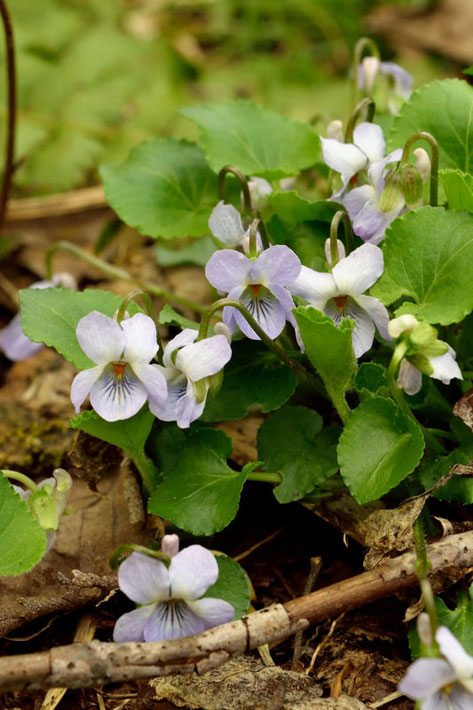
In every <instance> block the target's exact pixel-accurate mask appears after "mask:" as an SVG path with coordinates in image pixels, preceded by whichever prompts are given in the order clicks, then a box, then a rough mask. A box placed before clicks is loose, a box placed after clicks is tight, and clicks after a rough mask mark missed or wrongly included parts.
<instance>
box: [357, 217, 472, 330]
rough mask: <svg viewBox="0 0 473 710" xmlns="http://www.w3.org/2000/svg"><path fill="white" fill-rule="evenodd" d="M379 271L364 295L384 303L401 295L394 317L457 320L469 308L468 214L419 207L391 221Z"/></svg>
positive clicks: (470, 308)
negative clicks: (404, 299) (402, 300)
mask: <svg viewBox="0 0 473 710" xmlns="http://www.w3.org/2000/svg"><path fill="white" fill-rule="evenodd" d="M383 251H384V273H383V275H382V276H381V278H380V279H379V281H378V282H377V283H376V284H375V285H374V286H373V288H372V289H371V291H370V293H371V295H373V296H376V298H379V299H380V300H381V301H382V302H383V303H384V304H385V305H389V304H390V303H392V302H393V301H395V300H397V299H398V298H400V297H401V296H407V297H409V298H411V299H412V300H413V301H414V305H412V304H405V305H404V306H403V307H402V308H401V309H399V310H398V311H396V315H400V314H401V313H405V312H409V313H410V312H412V313H414V314H415V315H416V316H417V317H419V318H423V319H424V320H426V321H428V322H429V323H440V324H441V325H449V324H450V323H458V322H459V321H461V320H463V318H464V317H465V316H466V315H468V313H470V312H471V311H472V310H473V281H472V279H471V274H470V270H469V268H468V264H471V263H473V215H471V214H468V213H467V212H456V211H454V210H444V209H443V208H442V207H424V208H422V209H420V210H416V211H412V212H408V213H407V214H406V215H404V216H403V217H401V218H399V219H396V220H395V221H394V222H393V223H392V224H391V226H390V227H389V228H388V230H387V232H386V239H385V242H384V244H383Z"/></svg>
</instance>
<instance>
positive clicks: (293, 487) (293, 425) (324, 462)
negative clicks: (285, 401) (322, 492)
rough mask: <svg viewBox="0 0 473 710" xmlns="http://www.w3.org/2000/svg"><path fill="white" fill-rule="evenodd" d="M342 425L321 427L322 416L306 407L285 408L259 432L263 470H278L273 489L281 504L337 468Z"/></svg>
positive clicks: (301, 493) (302, 494) (298, 498)
mask: <svg viewBox="0 0 473 710" xmlns="http://www.w3.org/2000/svg"><path fill="white" fill-rule="evenodd" d="M339 435H340V427H338V426H333V427H328V428H327V429H324V430H322V417H321V416H320V414H317V412H314V410H312V409H308V408H307V407H284V408H283V409H280V410H279V411H278V412H276V414H273V415H272V416H270V417H268V419H266V420H265V421H264V422H263V424H262V425H261V427H260V429H259V431H258V452H259V458H260V459H262V461H263V465H262V468H263V470H264V471H278V472H279V473H281V474H282V483H281V484H280V485H279V486H277V488H275V489H274V495H275V496H276V498H277V499H278V501H279V502H280V503H290V502H291V501H295V500H300V499H301V498H304V496H305V495H307V494H308V493H310V492H311V491H312V490H313V489H314V488H315V486H318V485H320V484H322V483H323V482H324V481H325V480H326V479H327V478H329V477H330V476H332V475H333V474H334V473H336V472H337V471H338V463H337V453H336V445H337V441H338V437H339Z"/></svg>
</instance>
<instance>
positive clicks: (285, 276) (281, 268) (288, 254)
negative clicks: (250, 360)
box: [205, 245, 301, 340]
mask: <svg viewBox="0 0 473 710" xmlns="http://www.w3.org/2000/svg"><path fill="white" fill-rule="evenodd" d="M300 270H301V262H300V260H299V257H298V256H296V254H294V252H293V251H292V250H291V249H289V247H287V246H284V245H276V246H271V247H269V248H268V249H265V250H264V251H263V252H262V253H261V254H260V255H259V256H258V257H257V258H256V259H255V260H254V261H253V260H252V259H250V258H248V257H246V256H244V255H243V254H240V253H238V252H232V251H228V250H221V251H217V252H215V253H214V254H212V256H211V257H210V259H209V261H208V263H207V266H206V267H205V275H206V277H207V279H208V281H209V282H210V283H211V284H212V286H214V287H215V288H216V289H218V290H219V291H222V292H223V293H227V294H228V297H229V298H231V299H234V300H235V301H240V303H241V304H242V305H244V306H245V308H247V309H248V311H249V313H250V314H251V315H252V316H253V318H254V319H255V320H256V321H257V323H258V324H259V325H260V326H261V328H262V329H263V330H264V332H265V333H266V334H267V335H268V336H269V337H270V338H271V339H272V340H274V338H277V337H278V335H279V334H280V333H281V331H282V330H283V328H284V326H285V324H286V321H289V322H290V323H291V324H292V325H294V326H295V319H294V316H293V315H292V312H291V311H292V309H293V308H295V304H294V301H293V299H292V296H291V294H290V293H289V290H288V287H289V286H290V285H291V284H292V283H294V281H295V280H296V279H297V277H298V275H299V273H300ZM223 321H224V323H225V324H226V325H227V326H228V327H229V328H230V330H231V331H232V333H233V332H234V330H235V328H236V327H237V326H238V327H239V328H240V330H241V331H242V333H244V335H246V336H247V337H248V338H251V339H252V340H259V336H258V335H257V334H256V333H255V332H254V330H253V329H252V328H251V327H250V326H249V325H248V323H247V321H246V320H245V318H244V317H243V316H242V315H241V313H239V311H237V310H236V309H235V308H231V307H229V306H226V307H225V308H224V309H223Z"/></svg>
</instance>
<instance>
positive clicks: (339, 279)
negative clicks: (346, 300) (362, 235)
mask: <svg viewBox="0 0 473 710" xmlns="http://www.w3.org/2000/svg"><path fill="white" fill-rule="evenodd" d="M383 268H384V259H383V252H382V251H381V249H379V247H376V246H374V245H372V244H363V245H362V246H361V247H358V249H355V251H352V252H351V254H349V255H348V256H347V257H346V258H345V259H343V260H342V261H339V262H338V264H336V266H334V267H333V271H332V276H333V278H334V280H335V283H336V285H337V289H338V292H339V294H343V295H350V296H358V295H360V294H362V293H364V292H365V291H366V290H367V289H369V288H370V286H372V285H373V284H374V283H375V282H376V281H377V280H378V279H379V277H380V276H381V274H382V273H383Z"/></svg>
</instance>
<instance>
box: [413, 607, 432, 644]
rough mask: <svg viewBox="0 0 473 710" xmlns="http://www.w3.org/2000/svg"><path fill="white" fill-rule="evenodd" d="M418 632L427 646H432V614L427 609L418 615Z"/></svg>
mask: <svg viewBox="0 0 473 710" xmlns="http://www.w3.org/2000/svg"><path fill="white" fill-rule="evenodd" d="M417 633H418V634H419V639H420V641H421V643H423V644H424V645H425V646H432V626H431V623H430V616H429V615H428V614H427V613H426V612H425V611H423V612H422V613H421V614H419V616H418V617H417Z"/></svg>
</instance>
